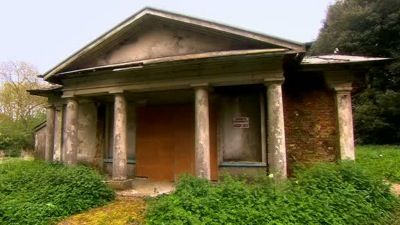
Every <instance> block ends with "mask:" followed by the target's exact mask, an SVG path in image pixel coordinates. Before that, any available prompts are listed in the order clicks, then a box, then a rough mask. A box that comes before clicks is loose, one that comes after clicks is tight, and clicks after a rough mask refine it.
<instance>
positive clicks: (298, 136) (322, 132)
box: [283, 74, 338, 171]
mask: <svg viewBox="0 0 400 225" xmlns="http://www.w3.org/2000/svg"><path fill="white" fill-rule="evenodd" d="M283 90H284V92H283V95H284V96H283V101H284V116H285V132H286V149H287V153H288V154H287V159H288V168H289V171H291V170H292V167H293V163H294V162H301V163H310V162H317V161H335V160H336V159H337V157H338V147H337V128H336V114H335V100H334V93H333V91H331V90H329V89H328V88H327V87H326V85H325V83H324V80H323V77H322V76H321V75H319V74H297V76H295V77H287V78H286V81H285V84H284V87H283Z"/></svg>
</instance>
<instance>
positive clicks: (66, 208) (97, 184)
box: [0, 160, 114, 225]
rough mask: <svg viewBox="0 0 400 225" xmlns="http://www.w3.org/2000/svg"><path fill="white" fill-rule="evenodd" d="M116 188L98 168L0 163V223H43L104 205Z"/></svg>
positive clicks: (35, 224)
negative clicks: (103, 176) (112, 187)
mask: <svg viewBox="0 0 400 225" xmlns="http://www.w3.org/2000/svg"><path fill="white" fill-rule="evenodd" d="M112 199H114V192H113V191H112V190H111V189H110V188H109V187H107V186H106V184H105V183H104V182H103V179H102V177H101V176H100V175H99V174H98V173H96V172H95V171H93V170H91V169H89V168H86V167H83V166H77V167H66V166H63V165H60V164H49V163H45V162H39V161H21V160H9V161H4V162H2V163H0V224H8V225H11V224H13V225H19V224H24V225H29V224H32V225H33V224H34V225H40V224H51V223H53V222H55V221H57V220H58V219H60V218H62V217H65V216H69V215H71V214H74V213H78V212H81V211H84V210H87V209H89V208H92V207H96V206H101V205H104V204H105V203H107V202H109V201H110V200H112Z"/></svg>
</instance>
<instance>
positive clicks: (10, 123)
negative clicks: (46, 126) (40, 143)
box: [0, 113, 45, 156]
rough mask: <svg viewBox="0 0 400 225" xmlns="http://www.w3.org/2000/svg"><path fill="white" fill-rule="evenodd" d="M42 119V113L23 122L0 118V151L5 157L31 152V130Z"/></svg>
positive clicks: (43, 117)
mask: <svg viewBox="0 0 400 225" xmlns="http://www.w3.org/2000/svg"><path fill="white" fill-rule="evenodd" d="M44 119H45V114H43V113H38V114H36V115H34V116H32V117H29V118H26V119H25V120H12V119H10V118H9V117H6V116H3V117H1V116H0V150H4V151H5V153H6V155H7V156H19V155H20V153H21V150H32V149H33V146H32V144H33V128H34V127H35V126H36V125H38V124H39V123H40V122H42V121H44Z"/></svg>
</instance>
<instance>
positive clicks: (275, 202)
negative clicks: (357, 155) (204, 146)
mask: <svg viewBox="0 0 400 225" xmlns="http://www.w3.org/2000/svg"><path fill="white" fill-rule="evenodd" d="M396 206H397V200H396V198H395V197H394V196H393V195H392V194H391V193H390V190H389V187H388V186H387V185H385V184H384V183H383V182H382V181H380V180H376V179H374V178H371V177H369V176H367V175H365V173H364V172H363V171H361V170H360V169H357V168H355V166H354V165H352V164H341V165H334V164H329V165H326V164H321V165H316V166H313V167H312V168H309V169H306V170H299V171H297V172H296V178H295V179H292V180H290V181H288V182H284V183H274V182H272V180H271V179H269V178H268V177H264V178H263V179H256V181H252V182H251V183H246V182H245V181H244V180H240V179H236V178H232V177H229V176H227V177H225V178H224V179H223V181H221V182H219V183H218V184H212V183H209V182H207V181H205V180H201V179H197V178H194V177H190V176H184V177H182V178H181V179H180V181H179V183H178V185H177V189H176V192H175V193H174V194H171V195H168V196H162V197H160V198H159V199H157V200H156V201H152V202H150V206H149V209H148V211H147V213H146V218H147V223H148V224H150V225H157V224H174V225H180V224H182V225H183V224H210V225H213V224H215V225H216V224H243V225H251V224H257V225H258V224H275V225H280V224H282V225H284V224H285V225H290V224H338V225H339V224H346V225H348V224H360V225H361V224H362V225H367V224H384V223H385V222H386V221H387V220H388V219H389V218H390V216H391V213H392V211H393V210H394V208H395V207H396Z"/></svg>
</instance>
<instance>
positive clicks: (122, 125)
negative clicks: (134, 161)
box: [112, 93, 128, 180]
mask: <svg viewBox="0 0 400 225" xmlns="http://www.w3.org/2000/svg"><path fill="white" fill-rule="evenodd" d="M126 125H127V114H126V99H125V96H124V95H123V94H122V93H117V94H115V101H114V149H113V172H112V179H113V180H126V179H127V177H128V167H127V166H128V165H127V157H128V156H127V139H126V136H127V135H126V133H127V129H126Z"/></svg>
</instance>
